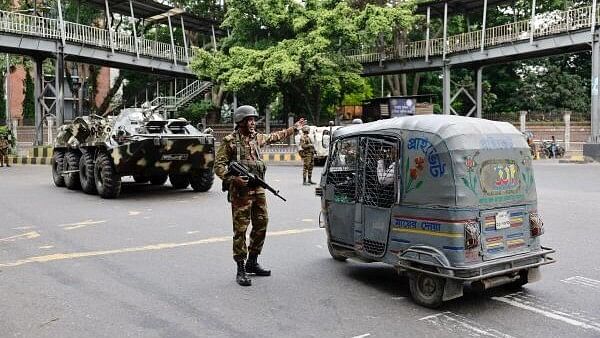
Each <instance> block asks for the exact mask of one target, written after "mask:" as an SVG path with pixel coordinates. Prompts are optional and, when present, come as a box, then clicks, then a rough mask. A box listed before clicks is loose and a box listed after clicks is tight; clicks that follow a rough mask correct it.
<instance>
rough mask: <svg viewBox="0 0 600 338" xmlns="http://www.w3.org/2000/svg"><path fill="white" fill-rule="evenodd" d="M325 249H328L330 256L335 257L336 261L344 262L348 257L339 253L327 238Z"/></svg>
mask: <svg viewBox="0 0 600 338" xmlns="http://www.w3.org/2000/svg"><path fill="white" fill-rule="evenodd" d="M327 250H329V254H330V255H331V258H333V259H335V260H336V261H338V262H345V261H346V260H347V259H348V257H346V256H342V255H340V254H339V253H338V251H337V250H336V249H335V248H334V247H333V245H332V244H331V242H330V241H329V240H328V241H327Z"/></svg>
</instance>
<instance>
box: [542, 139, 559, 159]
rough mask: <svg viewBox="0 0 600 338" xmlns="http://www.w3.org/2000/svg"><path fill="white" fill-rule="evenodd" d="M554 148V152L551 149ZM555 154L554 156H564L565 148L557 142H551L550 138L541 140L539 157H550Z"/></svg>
mask: <svg viewBox="0 0 600 338" xmlns="http://www.w3.org/2000/svg"><path fill="white" fill-rule="evenodd" d="M552 148H554V152H553V151H552ZM554 154H556V158H562V157H564V156H565V148H564V147H563V146H561V145H559V144H557V143H552V141H551V140H544V141H542V146H541V151H540V157H542V158H552V157H554Z"/></svg>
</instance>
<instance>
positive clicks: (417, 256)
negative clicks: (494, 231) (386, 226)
mask: <svg viewBox="0 0 600 338" xmlns="http://www.w3.org/2000/svg"><path fill="white" fill-rule="evenodd" d="M554 252H555V250H554V249H550V248H546V247H541V248H540V249H539V250H536V251H532V252H528V253H523V254H517V255H513V256H509V257H503V258H499V259H495V260H491V261H486V262H481V263H477V264H473V265H467V266H452V265H451V264H450V263H449V261H448V259H446V257H445V256H443V253H442V252H440V251H439V250H437V249H434V248H431V247H424V246H419V247H414V248H409V249H407V250H405V251H403V252H402V253H400V254H398V262H397V264H396V266H397V267H398V268H401V269H405V270H408V271H412V272H420V273H425V274H428V275H434V276H438V277H442V278H448V279H452V280H455V281H460V282H475V281H479V280H484V279H489V278H493V277H497V276H503V275H510V274H514V273H518V272H519V271H522V270H528V269H532V268H538V267H540V266H542V265H547V264H552V263H554V262H556V260H555V259H554V258H552V257H549V256H548V255H549V254H552V253H554ZM429 269H431V270H429ZM432 270H433V271H432Z"/></svg>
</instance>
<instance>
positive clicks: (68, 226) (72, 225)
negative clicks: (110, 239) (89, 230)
mask: <svg viewBox="0 0 600 338" xmlns="http://www.w3.org/2000/svg"><path fill="white" fill-rule="evenodd" d="M101 223H106V221H94V220H93V219H88V220H85V221H83V222H77V223H69V224H60V225H58V226H59V227H61V228H63V229H65V230H74V229H79V228H83V227H86V226H88V225H96V224H101Z"/></svg>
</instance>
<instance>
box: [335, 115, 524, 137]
mask: <svg viewBox="0 0 600 338" xmlns="http://www.w3.org/2000/svg"><path fill="white" fill-rule="evenodd" d="M402 131H413V132H424V133H431V134H434V135H437V136H439V137H440V138H441V139H443V140H449V139H455V140H456V139H457V138H458V139H460V138H469V137H471V138H473V137H475V138H479V137H482V136H485V135H498V134H503V135H506V136H509V135H511V136H512V135H515V136H517V137H520V138H522V137H523V134H522V133H521V132H520V131H519V130H518V129H517V128H515V127H514V126H513V125H512V124H510V123H508V122H498V121H491V120H485V119H479V118H473V117H464V116H455V115H415V116H403V117H396V118H392V119H385V120H378V121H374V122H369V123H363V124H353V125H348V126H345V127H343V128H339V129H337V130H335V131H334V133H333V136H334V138H336V139H337V138H342V137H347V136H353V135H360V134H371V133H373V134H375V133H377V134H380V133H381V132H387V133H390V134H394V133H396V134H398V135H399V134H400V133H401V132H402ZM453 143H454V142H453ZM455 144H456V143H455Z"/></svg>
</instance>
